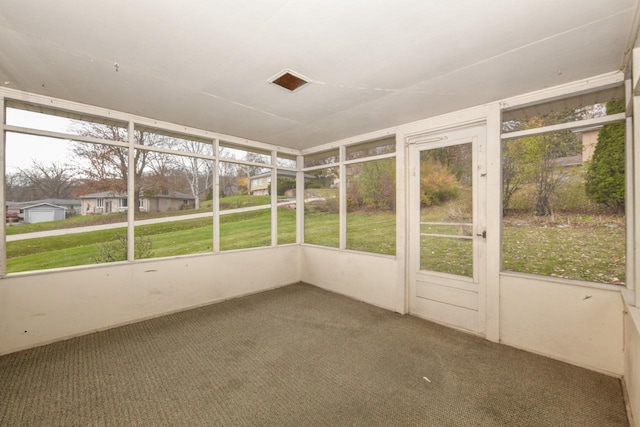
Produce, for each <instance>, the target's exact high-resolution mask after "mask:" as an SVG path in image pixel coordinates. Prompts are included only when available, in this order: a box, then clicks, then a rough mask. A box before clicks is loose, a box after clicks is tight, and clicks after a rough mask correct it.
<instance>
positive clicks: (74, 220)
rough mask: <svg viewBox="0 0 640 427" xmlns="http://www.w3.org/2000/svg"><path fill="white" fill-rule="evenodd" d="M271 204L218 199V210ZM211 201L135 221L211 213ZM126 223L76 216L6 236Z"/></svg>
mask: <svg viewBox="0 0 640 427" xmlns="http://www.w3.org/2000/svg"><path fill="white" fill-rule="evenodd" d="M270 203H271V196H251V197H250V199H248V198H247V196H246V195H245V196H232V197H223V198H221V199H220V209H221V210H226V209H236V208H244V207H249V206H261V205H268V204H270ZM212 205H213V201H211V200H205V201H203V202H201V203H200V209H185V210H173V211H165V212H136V213H135V220H136V221H141V220H145V219H153V218H166V217H173V216H181V215H191V214H197V213H205V212H212ZM119 222H127V213H126V212H116V213H110V214H93V215H76V216H72V217H71V218H67V219H64V220H61V221H49V222H39V223H36V224H12V225H10V226H9V225H8V226H7V235H8V236H11V235H14V234H26V233H34V232H38V231H49V230H60V229H65V228H75V227H88V226H91V225H102V224H115V223H119Z"/></svg>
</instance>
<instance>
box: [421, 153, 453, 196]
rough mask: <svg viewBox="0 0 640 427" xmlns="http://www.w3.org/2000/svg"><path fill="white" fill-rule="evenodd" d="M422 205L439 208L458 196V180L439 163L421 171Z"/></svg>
mask: <svg viewBox="0 0 640 427" xmlns="http://www.w3.org/2000/svg"><path fill="white" fill-rule="evenodd" d="M420 189H421V194H420V203H421V204H422V206H437V205H441V204H442V203H444V202H446V201H448V200H451V199H454V198H456V197H457V196H458V193H459V188H458V180H457V179H456V177H455V175H454V174H452V173H451V172H449V170H448V169H447V168H446V166H444V165H441V164H439V163H432V164H429V165H427V166H426V167H424V168H423V170H421V171H420Z"/></svg>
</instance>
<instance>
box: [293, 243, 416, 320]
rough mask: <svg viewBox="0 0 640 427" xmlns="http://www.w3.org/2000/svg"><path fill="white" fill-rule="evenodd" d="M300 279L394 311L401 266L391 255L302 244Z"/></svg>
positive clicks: (397, 296)
mask: <svg viewBox="0 0 640 427" xmlns="http://www.w3.org/2000/svg"><path fill="white" fill-rule="evenodd" d="M301 251H302V271H301V273H302V275H301V280H302V281H303V282H307V283H310V284H312V285H315V286H318V287H320V288H323V289H327V290H329V291H332V292H335V293H338V294H342V295H346V296H348V297H351V298H354V299H357V300H360V301H364V302H366V303H369V304H372V305H376V306H378V307H382V308H386V309H388V310H396V299H397V298H399V297H400V298H403V296H402V295H397V289H398V288H402V287H403V286H402V283H401V285H400V286H398V281H402V280H403V275H402V271H401V270H402V268H404V267H402V268H401V267H400V266H399V265H398V262H397V261H396V259H395V258H393V257H388V256H380V255H369V254H365V253H358V252H352V251H339V250H337V249H331V248H323V247H320V246H310V245H303V246H302V247H301Z"/></svg>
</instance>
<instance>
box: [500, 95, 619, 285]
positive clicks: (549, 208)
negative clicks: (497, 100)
mask: <svg viewBox="0 0 640 427" xmlns="http://www.w3.org/2000/svg"><path fill="white" fill-rule="evenodd" d="M596 95H597V94H596ZM595 101H598V102H595ZM595 101H594V100H593V99H592V102H595V103H590V104H587V105H584V103H576V99H569V100H563V102H562V104H561V105H564V108H563V109H559V110H556V109H554V108H552V105H544V104H543V105H539V106H536V107H535V108H536V110H537V111H536V112H535V115H533V116H528V115H527V114H526V111H524V110H516V111H512V112H506V113H505V115H504V116H505V121H504V122H503V132H504V133H503V140H504V141H503V146H502V175H503V182H502V201H503V205H502V210H503V219H502V238H503V246H502V257H503V269H504V270H506V271H513V272H519V273H529V274H538V275H543V276H549V277H558V278H564V279H574V280H582V281H588V282H597V283H609V284H615V285H624V284H625V282H626V277H625V258H626V257H625V253H626V252H625V234H626V232H625V221H626V218H625V213H624V204H625V184H624V182H625V124H624V114H621V113H623V112H624V102H623V100H622V99H613V100H609V99H602V98H599V99H598V98H596V99H595ZM556 105H557V102H556ZM528 109H529V111H532V110H531V107H528ZM525 110H526V109H525ZM558 124H567V126H564V125H562V126H560V128H559V127H558V126H555V127H554V128H551V129H549V130H547V129H546V127H548V126H552V125H558ZM511 136H514V137H511Z"/></svg>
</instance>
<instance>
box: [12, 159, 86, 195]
mask: <svg viewBox="0 0 640 427" xmlns="http://www.w3.org/2000/svg"><path fill="white" fill-rule="evenodd" d="M18 175H19V176H18V177H15V178H16V179H17V181H18V182H20V183H21V185H22V192H23V193H28V194H30V196H29V198H30V199H31V200H33V199H46V198H53V199H70V198H72V197H73V196H72V193H73V189H74V187H75V185H76V180H75V170H74V168H73V167H72V166H71V165H67V164H60V163H51V164H50V165H45V164H44V163H41V162H38V161H35V160H34V161H33V162H32V164H31V166H30V167H29V168H26V169H20V170H19V172H18Z"/></svg>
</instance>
